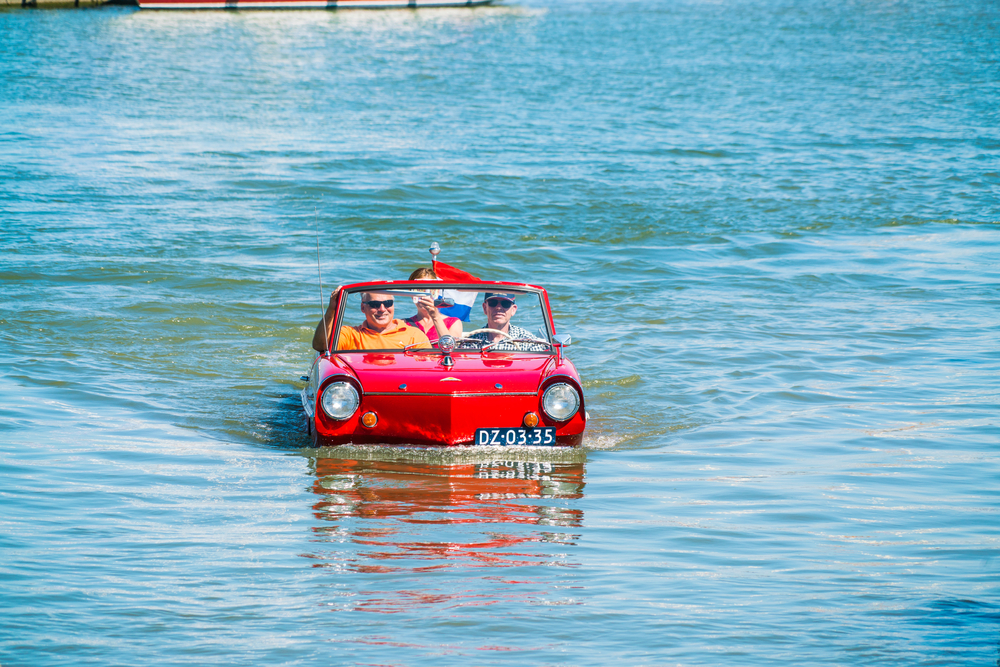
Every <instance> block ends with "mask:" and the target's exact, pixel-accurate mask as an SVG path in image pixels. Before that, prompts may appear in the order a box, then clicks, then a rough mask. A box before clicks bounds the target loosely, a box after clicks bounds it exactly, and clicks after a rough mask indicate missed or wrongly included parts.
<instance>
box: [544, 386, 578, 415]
mask: <svg viewBox="0 0 1000 667" xmlns="http://www.w3.org/2000/svg"><path fill="white" fill-rule="evenodd" d="M580 403H581V401H580V392H579V391H577V389H576V387H574V386H573V385H571V384H567V383H565V382H556V383H555V384H552V385H549V386H548V387H546V389H545V392H544V393H542V411H543V412H545V414H546V415H547V416H548V417H549V418H550V419H554V420H555V421H557V422H564V421H566V420H567V419H570V418H571V417H572V416H573V415H575V414H576V413H577V412H579V411H580Z"/></svg>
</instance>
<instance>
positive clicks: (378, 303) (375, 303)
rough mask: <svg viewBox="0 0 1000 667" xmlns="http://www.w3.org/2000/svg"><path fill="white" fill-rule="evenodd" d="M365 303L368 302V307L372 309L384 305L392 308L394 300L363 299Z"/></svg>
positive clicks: (387, 308) (386, 307)
mask: <svg viewBox="0 0 1000 667" xmlns="http://www.w3.org/2000/svg"><path fill="white" fill-rule="evenodd" d="M365 303H366V304H368V307H369V308H371V309H372V310H378V307H379V306H385V309H386V310H389V309H390V308H392V304H393V303H394V301H393V299H386V300H385V301H375V300H374V299H373V300H371V301H365Z"/></svg>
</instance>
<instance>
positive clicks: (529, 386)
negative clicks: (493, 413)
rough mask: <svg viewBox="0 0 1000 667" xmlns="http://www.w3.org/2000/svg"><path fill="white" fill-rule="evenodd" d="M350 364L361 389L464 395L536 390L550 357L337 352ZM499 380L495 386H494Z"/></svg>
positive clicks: (546, 370)
mask: <svg viewBox="0 0 1000 667" xmlns="http://www.w3.org/2000/svg"><path fill="white" fill-rule="evenodd" d="M337 356H338V357H340V359H341V360H342V361H343V363H344V364H345V365H346V366H348V367H350V369H351V370H352V371H353V372H354V374H355V376H356V377H357V378H358V380H359V381H360V382H361V387H362V389H363V390H364V392H365V393H366V394H370V393H373V392H374V393H378V392H392V393H399V392H400V390H401V388H400V385H404V384H405V385H406V389H404V390H403V391H405V392H406V393H408V394H410V393H418V394H469V393H476V394H478V393H496V392H503V393H509V392H532V393H534V392H537V391H538V385H539V383H540V382H541V380H542V378H543V377H545V376H546V375H548V373H549V372H550V369H551V368H552V367H553V366H554V364H555V358H554V357H552V356H548V355H517V356H515V355H513V354H503V353H492V354H486V355H485V356H482V355H480V354H479V353H478V352H476V353H471V354H455V355H454V356H453V358H454V360H455V365H454V366H452V367H450V368H448V367H446V366H444V365H443V364H442V363H441V360H442V357H441V356H440V355H439V354H419V353H417V354H398V353H397V354H388V353H373V352H338V353H337ZM498 384H499V385H500V386H499V387H497V385H498Z"/></svg>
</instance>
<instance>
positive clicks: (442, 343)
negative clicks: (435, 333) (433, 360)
mask: <svg viewBox="0 0 1000 667" xmlns="http://www.w3.org/2000/svg"><path fill="white" fill-rule="evenodd" d="M438 348H439V349H440V350H441V351H442V352H444V358H443V359H441V365H442V366H446V367H449V368H450V367H451V366H454V365H455V360H454V359H452V358H451V353H452V352H454V351H455V339H454V338H452V337H451V336H441V338H439V339H438Z"/></svg>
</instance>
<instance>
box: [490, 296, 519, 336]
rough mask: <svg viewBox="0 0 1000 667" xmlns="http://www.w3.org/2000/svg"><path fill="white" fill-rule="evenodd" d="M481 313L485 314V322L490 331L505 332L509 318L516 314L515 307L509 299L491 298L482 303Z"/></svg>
mask: <svg viewBox="0 0 1000 667" xmlns="http://www.w3.org/2000/svg"><path fill="white" fill-rule="evenodd" d="M483 312H485V313H486V322H487V326H488V327H489V328H490V329H499V330H500V331H506V330H507V324H508V323H509V322H510V318H512V317H514V313H516V312H517V305H516V304H515V303H514V302H513V301H511V300H510V299H506V298H504V297H500V296H491V297H490V298H488V299H486V300H485V301H483Z"/></svg>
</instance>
